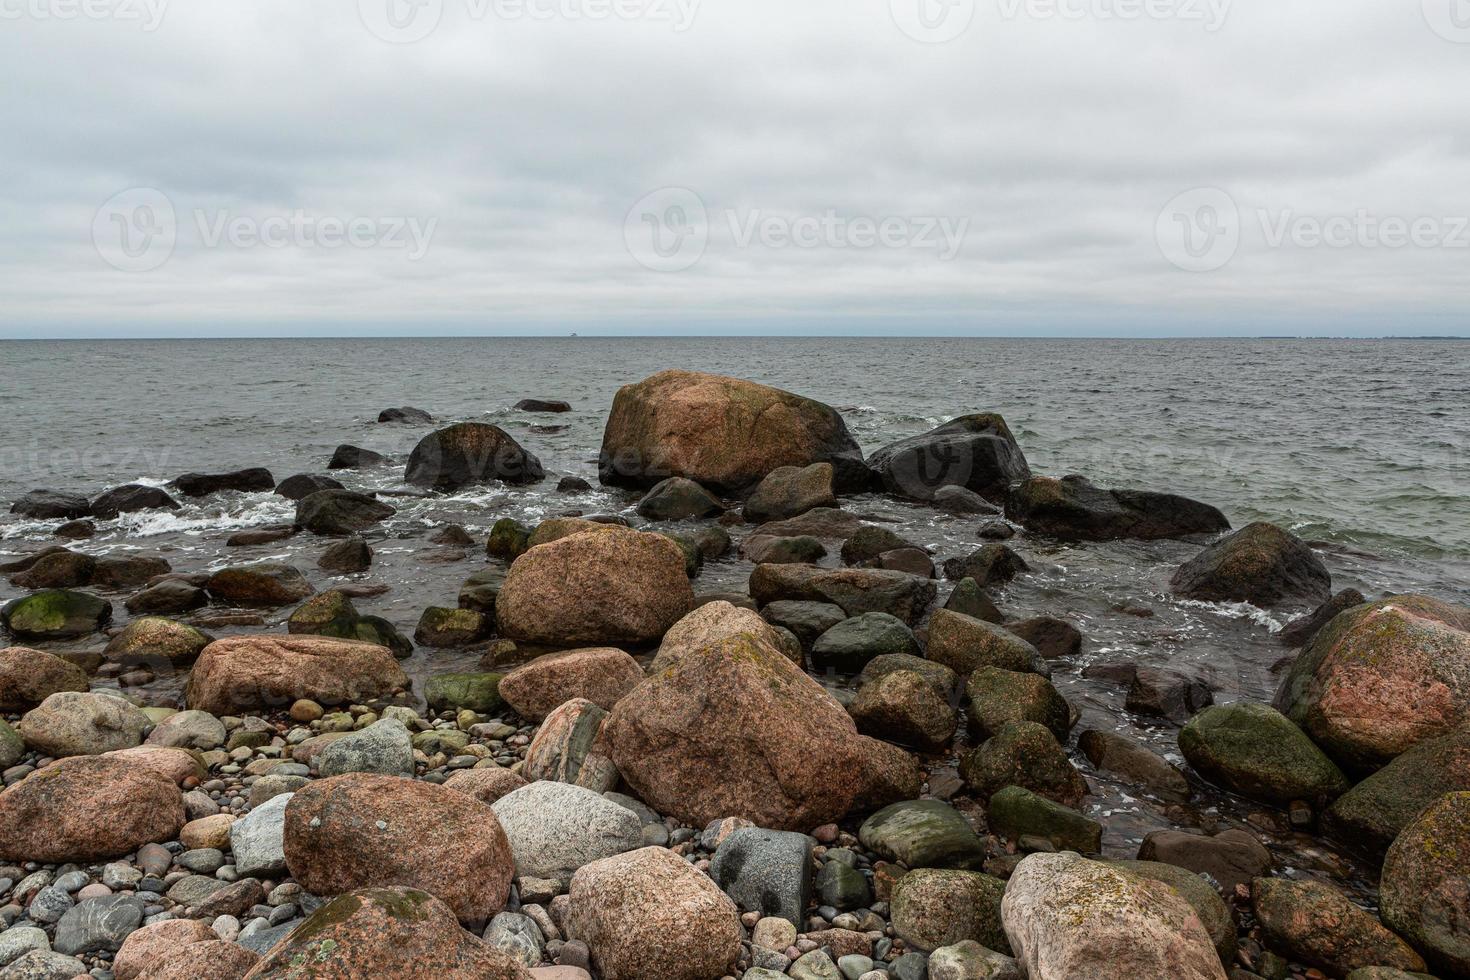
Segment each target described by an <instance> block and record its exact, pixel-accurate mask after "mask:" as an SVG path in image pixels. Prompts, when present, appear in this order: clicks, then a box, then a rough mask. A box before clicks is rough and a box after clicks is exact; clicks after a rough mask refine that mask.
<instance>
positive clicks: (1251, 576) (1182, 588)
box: [1169, 521, 1332, 607]
mask: <svg viewBox="0 0 1470 980" xmlns="http://www.w3.org/2000/svg"><path fill="white" fill-rule="evenodd" d="M1169 588H1170V590H1171V591H1172V592H1173V593H1174V594H1175V595H1179V596H1183V597H1184V598H1186V599H1202V600H1204V601H1206V602H1249V603H1252V604H1254V605H1257V606H1264V607H1270V606H1274V605H1277V604H1279V603H1282V602H1311V603H1320V602H1324V601H1326V599H1327V598H1328V596H1330V595H1331V594H1332V576H1331V575H1330V574H1328V572H1327V566H1325V565H1323V564H1322V559H1320V558H1318V557H1317V554H1316V552H1314V551H1312V549H1311V548H1310V547H1309V546H1308V545H1307V544H1306V543H1305V542H1304V541H1302V540H1301V539H1300V538H1298V537H1297V536H1296V535H1294V534H1292V533H1290V532H1289V531H1284V530H1282V529H1281V528H1279V527H1277V526H1276V525H1275V524H1267V523H1265V522H1264V521H1256V522H1255V523H1253V524H1247V525H1246V526H1245V527H1243V528H1241V529H1240V530H1239V531H1236V532H1235V533H1233V534H1231V535H1228V536H1227V537H1224V538H1221V539H1220V540H1219V541H1216V542H1215V543H1214V544H1212V545H1210V546H1209V547H1207V548H1205V549H1204V550H1203V551H1201V552H1200V553H1199V554H1198V555H1195V556H1194V557H1193V558H1191V559H1190V560H1189V561H1187V562H1185V563H1184V564H1183V565H1180V566H1179V568H1178V570H1177V571H1175V573H1174V577H1173V578H1172V579H1171V580H1170V582H1169Z"/></svg>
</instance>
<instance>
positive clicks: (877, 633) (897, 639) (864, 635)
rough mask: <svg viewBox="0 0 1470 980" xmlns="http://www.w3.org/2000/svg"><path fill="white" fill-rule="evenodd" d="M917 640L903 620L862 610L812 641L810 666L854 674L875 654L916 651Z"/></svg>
mask: <svg viewBox="0 0 1470 980" xmlns="http://www.w3.org/2000/svg"><path fill="white" fill-rule="evenodd" d="M918 652H919V641H918V640H916V639H914V633H913V631H912V630H911V629H909V628H908V625H907V624H906V623H904V621H903V620H901V619H899V618H898V617H896V616H892V615H890V614H888V613H882V612H872V613H863V614H862V615H861V616H853V617H852V618H850V619H845V620H843V621H842V622H840V623H838V624H837V625H835V626H833V627H832V628H831V629H829V630H827V631H826V632H825V633H823V634H822V635H821V636H819V637H817V639H816V640H815V641H813V643H812V650H811V658H812V666H813V667H814V668H817V669H825V668H832V669H833V670H837V671H840V672H842V673H845V674H856V673H859V672H861V671H862V669H863V668H864V667H865V666H867V664H868V661H870V660H872V659H873V658H874V657H881V656H884V655H885V654H900V653H907V654H916V653H918Z"/></svg>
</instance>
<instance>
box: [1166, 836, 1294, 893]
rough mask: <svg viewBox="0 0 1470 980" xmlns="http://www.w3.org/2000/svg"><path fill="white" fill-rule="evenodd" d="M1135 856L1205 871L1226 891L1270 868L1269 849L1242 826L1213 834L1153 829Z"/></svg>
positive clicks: (1206, 874) (1205, 873)
mask: <svg viewBox="0 0 1470 980" xmlns="http://www.w3.org/2000/svg"><path fill="white" fill-rule="evenodd" d="M1138 859H1139V860H1140V861H1160V862H1162V863H1164V864H1172V865H1175V866H1177V867H1180V868H1185V869H1187V870H1189V871H1192V872H1194V873H1195V874H1200V875H1205V876H1207V877H1208V878H1209V879H1210V880H1211V881H1212V882H1214V883H1215V885H1216V887H1217V888H1218V889H1219V890H1220V891H1221V892H1222V893H1224V894H1226V895H1230V894H1232V893H1233V892H1234V891H1235V889H1236V886H1238V885H1248V884H1250V882H1251V879H1252V878H1258V877H1260V876H1261V875H1263V874H1265V873H1266V872H1267V871H1269V870H1270V869H1271V852H1270V851H1268V850H1266V848H1265V846H1264V845H1263V844H1262V843H1261V842H1260V841H1258V840H1256V839H1255V838H1254V837H1252V836H1251V835H1250V834H1248V833H1246V832H1245V831H1243V830H1223V831H1221V832H1220V833H1218V834H1216V835H1214V836H1213V837H1207V836H1205V835H1204V834H1196V833H1189V832H1187V831H1183V830H1155V831H1153V832H1152V833H1149V834H1147V835H1146V836H1145V837H1144V838H1143V844H1142V845H1141V846H1140V847H1139V848H1138Z"/></svg>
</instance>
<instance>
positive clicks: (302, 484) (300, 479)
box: [276, 473, 347, 500]
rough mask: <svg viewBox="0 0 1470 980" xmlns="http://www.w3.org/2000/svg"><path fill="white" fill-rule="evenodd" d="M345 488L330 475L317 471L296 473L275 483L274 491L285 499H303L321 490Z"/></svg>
mask: <svg viewBox="0 0 1470 980" xmlns="http://www.w3.org/2000/svg"><path fill="white" fill-rule="evenodd" d="M345 489H347V488H346V487H344V486H343V485H342V484H341V483H339V482H338V481H336V480H334V479H332V478H331V477H330V476H322V475H320V474H317V473H298V474H296V475H295V476H288V477H286V478H285V479H284V480H282V481H281V482H280V483H278V484H276V493H277V494H278V495H279V496H282V497H285V498H286V499H287V500H303V499H305V498H307V497H310V496H311V495H312V494H314V493H317V492H318V491H321V490H345Z"/></svg>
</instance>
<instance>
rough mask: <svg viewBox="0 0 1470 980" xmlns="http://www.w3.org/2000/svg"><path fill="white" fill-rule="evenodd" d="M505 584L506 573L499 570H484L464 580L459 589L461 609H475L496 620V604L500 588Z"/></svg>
mask: <svg viewBox="0 0 1470 980" xmlns="http://www.w3.org/2000/svg"><path fill="white" fill-rule="evenodd" d="M504 584H505V572H504V571H503V570H502V569H499V568H482V569H480V571H478V572H474V573H473V574H471V575H470V576H469V577H468V578H466V579H465V580H464V584H463V585H461V586H460V587H459V600H458V601H459V608H461V609H473V610H475V611H476V612H482V613H484V614H485V615H486V616H489V617H490V619H491V621H492V622H493V621H494V619H495V603H496V601H497V600H498V599H499V598H500V587H501V586H502V585H504Z"/></svg>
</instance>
